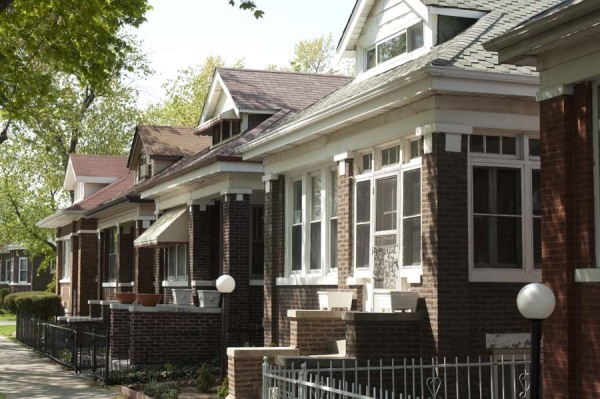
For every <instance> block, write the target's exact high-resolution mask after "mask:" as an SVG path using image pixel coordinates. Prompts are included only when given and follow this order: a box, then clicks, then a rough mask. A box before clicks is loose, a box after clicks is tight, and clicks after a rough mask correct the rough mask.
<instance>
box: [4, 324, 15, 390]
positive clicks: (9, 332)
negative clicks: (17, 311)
mask: <svg viewBox="0 0 600 399" xmlns="http://www.w3.org/2000/svg"><path fill="white" fill-rule="evenodd" d="M16 331H17V326H0V335H3V336H5V337H8V336H11V335H13V334H14V333H15V332H16ZM0 399H1V398H0Z"/></svg>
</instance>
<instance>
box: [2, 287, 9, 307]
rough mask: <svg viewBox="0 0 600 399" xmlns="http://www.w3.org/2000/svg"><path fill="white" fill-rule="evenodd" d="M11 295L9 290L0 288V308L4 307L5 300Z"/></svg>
mask: <svg viewBox="0 0 600 399" xmlns="http://www.w3.org/2000/svg"><path fill="white" fill-rule="evenodd" d="M8 294H10V290H9V289H8V288H0V306H2V305H4V298H5V297H6V296H7V295H8Z"/></svg>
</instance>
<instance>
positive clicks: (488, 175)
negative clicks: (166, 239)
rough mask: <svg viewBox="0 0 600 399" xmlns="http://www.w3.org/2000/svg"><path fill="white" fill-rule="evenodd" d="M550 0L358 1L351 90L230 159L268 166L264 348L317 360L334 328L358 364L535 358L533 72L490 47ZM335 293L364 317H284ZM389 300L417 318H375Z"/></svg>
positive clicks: (351, 41) (347, 34)
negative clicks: (402, 296) (524, 305)
mask: <svg viewBox="0 0 600 399" xmlns="http://www.w3.org/2000/svg"><path fill="white" fill-rule="evenodd" d="M558 2H559V1H558V0H545V1H538V2H535V3H531V2H525V1H518V2H515V1H493V2H492V1H486V2H466V3H468V4H466V5H465V2H464V1H453V0H427V1H408V0H406V1H394V2H386V1H381V0H379V1H366V0H359V1H357V3H356V5H355V7H354V9H353V11H352V15H351V16H350V18H349V21H348V24H347V26H346V28H345V30H344V32H343V35H342V38H341V40H340V42H339V46H338V56H339V57H351V58H354V59H355V60H356V78H355V80H354V81H352V82H351V83H349V84H347V85H345V86H343V87H342V88H340V89H339V90H337V91H335V92H334V93H332V94H331V95H329V96H327V97H325V98H323V99H322V100H320V101H317V102H316V103H314V104H312V105H311V106H309V107H307V108H306V109H304V110H302V111H301V112H299V113H296V114H294V115H292V116H289V117H287V118H285V119H282V120H281V121H278V122H276V123H274V124H273V125H271V126H269V127H268V128H266V129H265V131H264V132H261V134H260V135H259V136H258V137H257V138H256V139H254V140H252V141H250V142H249V143H246V144H244V145H242V146H241V147H240V148H239V152H240V153H241V154H242V156H243V159H244V160H247V161H254V160H258V159H262V160H263V164H264V171H265V175H264V176H263V180H264V181H265V184H266V189H265V243H267V244H266V247H265V271H264V274H265V280H264V284H265V287H264V295H265V308H264V323H263V324H264V328H265V344H266V345H273V344H275V345H280V346H289V345H292V346H298V347H300V346H301V344H300V341H301V340H303V339H306V340H307V342H306V345H307V347H310V348H312V349H315V350H321V351H323V350H324V348H323V344H322V343H319V342H317V343H315V342H312V341H315V339H314V334H317V333H318V332H317V331H315V330H314V328H313V327H314V326H317V325H321V326H325V324H326V323H331V329H330V330H329V331H335V333H333V334H330V336H329V338H330V339H331V338H335V339H340V338H341V339H344V338H345V339H346V341H347V346H348V353H347V354H348V355H350V356H356V357H363V358H364V357H369V358H389V357H390V356H391V357H396V358H401V357H404V356H407V357H412V356H431V355H440V356H446V355H448V356H455V355H461V356H464V355H480V354H494V355H496V354H498V355H499V354H502V353H519V352H521V353H527V352H528V345H529V344H528V331H529V330H528V328H529V326H528V323H527V322H526V321H525V320H524V319H523V318H522V317H521V316H520V314H519V312H518V310H517V308H516V305H515V299H516V296H517V293H518V292H519V290H520V288H521V287H522V286H523V285H524V284H525V283H528V282H533V281H540V280H541V271H540V244H539V243H540V224H541V220H540V219H541V215H540V211H539V209H540V207H539V204H540V195H539V192H540V172H539V167H540V160H539V122H538V107H537V105H536V104H535V93H536V91H537V87H538V78H537V75H536V74H535V71H534V70H533V69H532V68H529V67H516V66H513V65H504V64H499V63H498V61H497V58H496V55H495V54H494V53H492V52H489V51H486V50H485V49H484V48H483V46H482V43H483V42H484V41H485V40H487V39H490V38H492V37H493V36H494V35H498V34H500V33H502V32H505V31H506V30H508V29H510V28H512V27H514V26H516V24H518V23H519V22H520V21H523V20H526V19H527V18H530V17H531V16H533V15H535V14H536V13H538V12H539V11H540V10H541V9H543V8H546V7H550V6H552V5H554V4H557V3H558ZM327 291H349V292H352V294H353V301H354V302H353V305H352V309H353V310H356V311H360V312H364V313H361V314H356V313H352V312H350V313H347V314H341V313H342V312H338V313H340V314H339V315H335V317H337V318H338V321H325V320H316V319H311V320H308V319H310V318H314V317H316V316H315V315H314V314H312V315H311V313H310V312H304V313H302V312H300V311H292V310H294V309H304V310H310V309H312V310H316V309H319V307H320V306H321V305H320V303H319V299H318V297H319V295H318V292H327ZM397 291H400V292H406V291H408V292H414V293H417V294H418V297H419V300H418V305H417V311H416V314H415V315H414V316H407V315H406V314H404V315H397V314H393V313H392V314H388V315H382V314H381V313H380V311H381V310H386V309H387V310H389V308H390V305H389V303H390V302H389V301H390V299H388V298H391V297H392V296H394V295H397V294H395V292H397ZM325 295H327V294H325ZM325 295H323V294H322V295H321V296H325ZM386 301H387V302H386ZM332 317H334V316H332ZM303 318H307V319H306V320H308V321H306V323H305V324H306V325H308V326H309V327H308V329H307V330H306V331H307V332H305V333H302V331H300V330H299V329H300V326H301V325H302V323H303ZM340 323H341V324H340ZM344 323H345V328H344ZM340 325H341V328H340ZM310 326H313V327H310ZM311 328H312V330H311ZM323 328H325V327H323ZM311 335H313V339H312V341H311V342H312V343H311V342H308V341H310V338H311V337H310V336H311ZM333 335H335V337H333ZM323 336H324V337H327V335H323ZM377 337H379V338H377ZM382 337H384V338H382ZM380 339H383V340H384V341H385V340H387V342H386V344H385V345H381V341H380ZM391 342H393V344H391ZM311 345H313V346H312V347H311ZM509 348H512V349H509ZM515 348H516V349H515ZM312 349H311V350H312ZM300 352H301V353H302V352H303V350H302V348H301V351H300ZM304 352H305V353H308V352H310V350H305V351H304ZM313 353H314V352H313Z"/></svg>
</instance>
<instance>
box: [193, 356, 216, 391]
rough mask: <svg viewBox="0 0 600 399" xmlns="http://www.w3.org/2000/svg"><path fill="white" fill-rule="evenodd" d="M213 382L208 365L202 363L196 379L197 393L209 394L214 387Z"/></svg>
mask: <svg viewBox="0 0 600 399" xmlns="http://www.w3.org/2000/svg"><path fill="white" fill-rule="evenodd" d="M214 382H215V380H214V377H213V374H212V372H211V370H210V367H209V366H208V364H206V363H204V364H203V365H202V367H200V372H199V373H198V378H196V387H197V388H198V392H200V393H207V392H210V390H211V389H212V387H213V385H214Z"/></svg>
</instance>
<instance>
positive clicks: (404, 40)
mask: <svg viewBox="0 0 600 399" xmlns="http://www.w3.org/2000/svg"><path fill="white" fill-rule="evenodd" d="M421 47H423V23H422V22H419V23H418V24H415V25H413V26H411V27H409V28H408V29H407V30H406V31H404V32H402V33H400V34H399V35H396V36H394V37H392V38H390V39H387V40H385V41H383V42H380V43H378V44H377V45H375V46H374V47H372V48H370V49H368V50H367V53H366V55H367V59H366V69H367V70H368V69H371V68H374V67H375V66H377V65H379V64H381V63H383V62H385V61H388V60H391V59H392V58H395V57H398V56H399V55H402V54H405V53H410V52H412V51H415V50H416V49H418V48H421Z"/></svg>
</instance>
